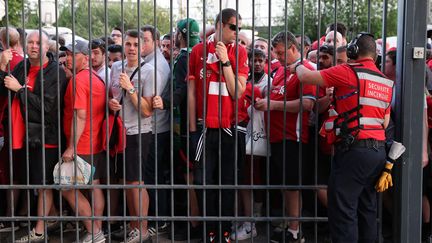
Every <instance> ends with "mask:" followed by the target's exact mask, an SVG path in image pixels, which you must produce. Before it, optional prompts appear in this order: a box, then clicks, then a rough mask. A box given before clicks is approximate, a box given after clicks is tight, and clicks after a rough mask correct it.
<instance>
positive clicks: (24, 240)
mask: <svg viewBox="0 0 432 243" xmlns="http://www.w3.org/2000/svg"><path fill="white" fill-rule="evenodd" d="M47 238H48V237H47ZM28 242H33V243H36V242H45V235H44V234H41V235H36V231H35V229H32V231H30V234H28V235H24V236H23V237H21V238H20V239H18V240H15V243H28Z"/></svg>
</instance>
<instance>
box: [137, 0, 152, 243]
mask: <svg viewBox="0 0 432 243" xmlns="http://www.w3.org/2000/svg"><path fill="white" fill-rule="evenodd" d="M153 4H154V2H153ZM140 10H141V2H140V0H138V1H137V17H138V18H137V31H138V60H139V61H138V72H137V75H138V98H137V99H138V109H137V112H138V148H139V150H138V158H139V160H140V163H139V183H138V188H139V190H138V199H139V203H138V210H139V213H138V217H139V219H138V222H139V232H140V235H139V242H141V241H142V235H143V232H142V230H141V229H142V226H143V220H142V218H141V217H142V216H144V215H142V207H143V206H144V205H143V203H142V199H143V192H142V191H143V190H147V189H143V187H142V184H141V183H142V182H144V175H143V173H142V168H143V166H144V165H143V159H142V138H141V124H142V121H141V105H142V104H141V97H142V91H141V87H142V85H141V67H140V66H141V56H142V53H141V45H144V40H141V37H140V34H139V33H140V25H141V21H140V15H141V11H140ZM154 28H155V30H156V26H155V27H154ZM154 35H155V31H154V32H153V33H152V36H153V37H154ZM153 39H154V38H153ZM155 69H156V67H155ZM155 79H156V78H155ZM155 127H156V125H155ZM146 159H147V158H146ZM146 228H147V227H146Z"/></svg>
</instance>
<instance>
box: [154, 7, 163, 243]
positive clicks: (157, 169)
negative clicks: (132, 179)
mask: <svg viewBox="0 0 432 243" xmlns="http://www.w3.org/2000/svg"><path fill="white" fill-rule="evenodd" d="M153 24H154V33H153V37H154V39H156V38H157V35H156V33H157V17H156V0H153ZM157 41H159V40H157ZM153 48H154V74H155V83H154V95H157V94H158V87H157V85H158V75H157V74H158V72H157V68H158V65H157V55H156V50H157V49H159V46H157V45H156V42H155V45H154V46H153ZM163 89H164V87H161V90H160V92H162V90H163ZM153 118H154V124H155V126H154V144H155V156H154V159H155V161H154V163H155V166H154V171H155V174H154V185H155V189H154V197H155V201H154V203H155V207H154V208H155V216H156V217H158V216H159V200H158V199H159V198H158V197H159V185H158V184H159V182H158V180H159V176H158V171H159V168H158V167H159V166H158V162H159V161H158V146H157V145H158V140H159V139H158V129H157V112H156V111H155V112H153ZM158 228H159V221H158V220H156V221H155V229H156V241H158V240H159V232H158Z"/></svg>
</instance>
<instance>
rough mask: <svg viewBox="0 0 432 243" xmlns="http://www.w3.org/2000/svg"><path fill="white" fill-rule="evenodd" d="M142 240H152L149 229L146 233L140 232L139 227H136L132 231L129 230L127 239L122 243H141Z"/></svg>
mask: <svg viewBox="0 0 432 243" xmlns="http://www.w3.org/2000/svg"><path fill="white" fill-rule="evenodd" d="M140 236H141V237H140ZM141 242H151V236H150V234H149V232H148V231H147V232H146V233H145V234H140V231H139V229H137V228H134V229H133V230H132V231H131V232H129V234H128V237H127V239H126V241H125V242H122V243H141Z"/></svg>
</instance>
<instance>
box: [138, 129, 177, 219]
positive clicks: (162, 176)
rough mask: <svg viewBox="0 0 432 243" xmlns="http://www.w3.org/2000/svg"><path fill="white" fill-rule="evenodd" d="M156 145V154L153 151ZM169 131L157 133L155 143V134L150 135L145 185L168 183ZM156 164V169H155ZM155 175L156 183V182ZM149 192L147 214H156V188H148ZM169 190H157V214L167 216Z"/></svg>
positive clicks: (169, 200)
mask: <svg viewBox="0 0 432 243" xmlns="http://www.w3.org/2000/svg"><path fill="white" fill-rule="evenodd" d="M155 146H157V156H156V151H155ZM169 155H170V132H169V131H168V132H163V133H158V134H157V144H156V138H155V134H153V135H152V136H151V141H150V150H149V154H148V159H147V163H146V165H145V168H144V183H145V184H147V185H155V184H159V185H165V184H169V179H170V157H169ZM156 164H157V170H156ZM156 175H157V183H156ZM147 192H148V194H149V199H150V203H149V215H153V216H154V215H156V190H154V189H148V190H147ZM169 195H170V190H166V189H165V190H164V189H158V190H157V210H158V216H169V208H170V202H171V199H170V198H169Z"/></svg>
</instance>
